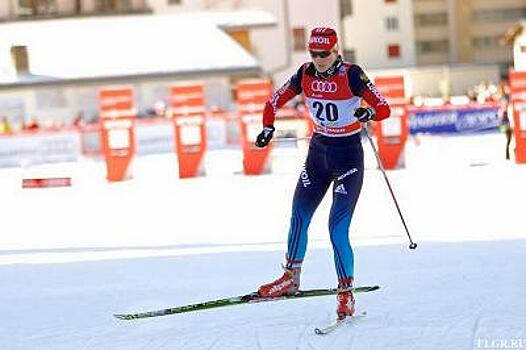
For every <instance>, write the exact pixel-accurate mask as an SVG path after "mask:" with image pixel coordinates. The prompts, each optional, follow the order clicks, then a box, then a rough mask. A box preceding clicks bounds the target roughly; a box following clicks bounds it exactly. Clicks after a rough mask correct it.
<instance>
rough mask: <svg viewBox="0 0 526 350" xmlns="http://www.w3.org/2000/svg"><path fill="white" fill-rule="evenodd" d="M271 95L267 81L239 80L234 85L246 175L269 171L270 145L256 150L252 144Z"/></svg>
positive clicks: (259, 130)
mask: <svg viewBox="0 0 526 350" xmlns="http://www.w3.org/2000/svg"><path fill="white" fill-rule="evenodd" d="M271 94H272V84H271V83H270V81H269V80H263V79H250V80H241V81H239V82H238V83H237V85H236V98H237V110H238V114H239V122H240V130H241V143H242V147H243V171H244V173H245V174H246V175H260V174H263V173H265V172H268V171H270V163H269V155H270V152H271V151H272V144H269V145H268V146H267V147H265V148H258V147H256V146H255V145H254V142H255V141H256V137H257V135H258V134H259V132H261V130H262V124H261V121H262V118H263V116H262V115H263V108H264V107H265V102H266V101H267V100H268V99H269V98H270V96H271Z"/></svg>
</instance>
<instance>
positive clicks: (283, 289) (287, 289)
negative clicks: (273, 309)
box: [258, 266, 301, 298]
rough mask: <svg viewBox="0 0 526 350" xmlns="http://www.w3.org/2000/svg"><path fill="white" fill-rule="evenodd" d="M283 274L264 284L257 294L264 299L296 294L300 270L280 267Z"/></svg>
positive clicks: (298, 286)
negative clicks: (283, 271)
mask: <svg viewBox="0 0 526 350" xmlns="http://www.w3.org/2000/svg"><path fill="white" fill-rule="evenodd" d="M281 267H282V268H283V270H285V273H283V276H281V277H280V278H278V279H277V280H275V281H273V282H270V283H267V284H264V285H262V286H261V287H259V289H258V294H259V295H260V296H262V297H265V298H276V297H281V296H283V295H293V294H296V293H297V292H298V290H299V288H300V273H301V268H288V267H285V266H281Z"/></svg>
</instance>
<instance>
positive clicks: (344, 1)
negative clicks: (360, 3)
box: [340, 0, 352, 18]
mask: <svg viewBox="0 0 526 350" xmlns="http://www.w3.org/2000/svg"><path fill="white" fill-rule="evenodd" d="M351 15H352V0H340V16H341V17H342V18H343V17H345V16H351Z"/></svg>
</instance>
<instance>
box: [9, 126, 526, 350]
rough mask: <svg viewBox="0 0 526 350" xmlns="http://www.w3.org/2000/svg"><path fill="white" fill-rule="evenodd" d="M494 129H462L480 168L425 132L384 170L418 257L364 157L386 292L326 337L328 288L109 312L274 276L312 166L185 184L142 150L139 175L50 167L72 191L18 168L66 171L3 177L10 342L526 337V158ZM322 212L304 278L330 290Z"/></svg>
mask: <svg viewBox="0 0 526 350" xmlns="http://www.w3.org/2000/svg"><path fill="white" fill-rule="evenodd" d="M494 136H495V135H494ZM496 136H498V138H495V139H494V140H493V136H491V137H489V139H488V138H484V137H482V138H481V139H479V138H478V137H477V139H475V138H466V139H465V140H468V141H469V142H472V143H473V142H474V146H476V147H473V148H470V150H469V152H471V153H466V154H468V155H471V157H475V156H477V157H478V156H480V155H483V156H484V157H489V160H487V159H485V158H484V159H485V163H487V164H488V165H486V166H478V167H468V166H466V165H465V164H464V163H462V162H461V161H462V159H461V158H462V157H461V156H460V152H459V151H458V150H459V149H460V148H456V147H451V146H448V147H446V148H447V149H444V147H442V148H440V151H437V148H436V144H435V146H434V148H433V147H430V148H427V151H425V150H426V147H428V146H426V142H428V140H427V139H426V138H425V137H422V140H421V144H422V146H419V147H420V148H419V150H418V152H417V150H416V149H415V146H414V145H412V144H409V145H408V154H407V162H408V169H406V170H400V171H392V172H389V173H388V175H389V178H390V180H391V182H392V185H393V188H394V190H395V192H396V194H397V197H398V201H399V203H400V205H401V208H402V210H403V212H404V215H405V217H406V220H407V222H408V225H409V228H410V230H411V234H412V235H413V237H414V238H415V240H416V241H417V242H418V243H419V247H418V249H417V250H416V251H410V250H408V249H407V242H406V241H405V237H404V233H403V227H402V226H401V223H400V219H399V217H397V214H396V210H395V208H394V206H393V203H392V200H391V198H390V197H389V194H388V192H387V189H386V187H385V183H384V182H383V178H382V176H381V174H380V173H379V172H377V171H376V170H375V169H374V166H371V164H372V163H371V159H370V158H371V155H370V154H369V156H368V157H369V160H368V163H367V160H366V164H369V165H368V170H367V171H366V178H365V182H364V188H363V190H362V197H361V198H360V200H359V202H358V206H357V208H356V211H355V215H354V218H353V223H352V224H351V241H352V243H353V245H354V248H355V262H356V283H357V285H372V284H379V285H380V286H381V289H380V290H379V291H375V292H371V293H367V294H360V295H358V296H357V303H358V309H359V310H366V311H367V313H368V315H367V316H366V317H365V318H363V319H360V320H357V321H356V322H355V323H353V324H350V325H347V326H345V327H343V328H341V329H338V330H336V331H335V332H334V333H333V334H330V335H327V336H318V335H315V334H314V328H315V327H320V326H323V325H325V324H327V323H329V322H330V321H331V320H333V318H334V317H335V307H336V302H335V298H334V297H319V298H312V299H308V300H296V301H283V302H269V303H262V304H253V305H240V306H233V307H228V308H222V309H215V310H208V311H203V312H196V313H189V314H179V315H172V316H165V317H158V318H153V319H146V320H141V321H128V322H127V321H120V320H117V319H115V318H114V317H113V316H112V314H113V313H116V312H136V311H146V310H154V309H160V308H166V307H171V306H176V305H181V304H188V303H195V302H200V301H204V300H209V299H214V298H218V297H225V296H232V295H239V294H243V293H247V292H250V291H253V290H254V289H255V288H256V287H257V286H258V285H260V284H261V283H264V282H268V281H269V280H271V279H273V278H276V277H278V275H280V274H281V273H282V271H281V269H280V267H279V264H280V263H281V262H282V260H283V255H284V250H285V240H286V229H287V227H288V221H289V214H290V212H289V211H290V200H291V198H292V194H293V187H294V185H295V183H296V180H297V174H298V173H299V171H296V170H299V169H300V168H301V160H298V161H297V162H296V163H294V164H293V165H290V164H289V165H287V166H289V167H296V168H297V169H296V170H294V169H293V170H292V171H291V173H285V174H283V173H279V172H277V173H276V174H272V175H268V176H261V177H245V176H238V175H224V174H225V171H224V170H222V173H221V176H213V174H211V176H210V177H208V178H199V179H190V180H185V181H179V180H174V179H175V178H176V175H175V169H172V167H171V166H168V165H167V162H168V161H167V159H170V160H169V162H173V159H172V158H173V156H171V158H167V157H166V158H165V157H144V158H142V159H138V163H139V164H138V167H136V168H135V170H136V173H137V177H136V178H135V179H134V180H133V181H130V182H126V183H122V184H113V185H108V184H106V183H105V182H104V180H103V178H101V179H100V181H98V180H94V179H93V178H92V177H93V176H92V175H89V174H101V170H100V168H101V167H102V164H101V163H88V164H85V163H82V164H78V165H64V164H63V165H55V166H58V167H59V169H60V170H61V171H64V169H66V170H67V169H70V168H72V169H73V170H71V169H70V170H71V171H73V176H74V179H73V180H74V182H73V183H74V186H73V187H72V188H69V189H51V190H42V191H38V190H37V191H26V190H21V189H20V188H19V181H20V178H21V176H22V175H23V174H26V175H27V174H28V173H31V174H42V173H46V174H47V173H50V172H51V173H52V172H53V171H54V170H53V169H57V168H54V167H53V166H49V167H44V168H29V169H15V170H13V169H0V190H1V191H2V192H1V193H2V197H3V198H2V199H3V200H2V201H0V212H1V213H2V214H4V216H3V217H2V226H1V229H2V232H1V236H0V283H1V284H0V311H1V312H2V316H3V321H2V323H1V327H0V349H2V350H4V349H5V350H33V349H38V350H70V349H75V350H77V349H85V350H95V349H96V350H100V349H111V350H120V349H122V350H135V349H144V350H149V349H156V350H157V349H161V350H162V349H178V350H179V349H183V350H193V349H198V350H201V349H211V350H223V349H228V350H230V349H232V350H235V349H240V350H241V349H242V350H252V349H255V350H268V349H279V350H283V349H285V350H289V349H299V350H305V349H307V350H326V349H331V350H332V349H351V348H352V349H359V350H369V349H390V350H391V349H393V350H397V349H400V350H420V349H422V350H433V349H436V350H443V349H455V350H456V349H462V350H463V349H478V348H477V344H478V342H479V341H481V340H482V341H484V340H488V341H491V340H499V339H502V340H513V339H522V340H523V341H524V343H526V327H525V326H524V325H525V324H526V303H525V302H524V300H525V299H524V296H525V293H524V281H525V280H526V269H524V266H526V255H525V254H524V252H525V251H526V224H525V223H524V206H523V205H522V203H523V202H524V198H526V181H525V180H524V179H526V167H524V166H517V165H513V164H510V163H503V162H498V161H496V160H495V159H497V158H498V157H501V154H500V153H502V152H501V151H502V147H501V145H502V146H503V145H504V143H503V141H504V140H503V139H501V135H496ZM434 140H435V141H436V140H439V139H434ZM492 140H493V141H495V142H493V141H492ZM435 141H433V142H435ZM439 141H440V140H439ZM501 141H502V142H501ZM437 142H438V141H437ZM451 142H454V141H451ZM446 150H449V152H445V151H446ZM425 152H428V153H427V154H426V153H425ZM443 153H444V154H446V153H447V160H444V158H442V163H441V162H440V160H441V158H440V157H441V156H442V154H443ZM488 155H489V156H488ZM452 158H454V160H455V162H454V163H451V159H452ZM475 160H476V161H478V160H477V159H473V161H475ZM486 160H487V161H486ZM373 161H374V159H373ZM219 163H221V162H219ZM373 164H374V163H373ZM417 164H425V166H422V167H417V166H415V165H417ZM462 164H464V165H462ZM156 169H157V170H156ZM326 197H327V198H329V199H330V195H328V196H326ZM327 198H326V199H327ZM255 199H257V201H256V200H255ZM329 204H330V203H329V202H328V201H327V200H324V202H322V204H321V206H320V208H319V210H318V212H317V213H316V216H315V218H314V219H313V222H312V224H311V228H310V230H309V249H308V252H307V256H306V258H305V264H304V272H303V274H302V287H303V288H320V287H334V286H335V272H334V266H333V260H332V259H333V257H332V250H331V249H330V242H329V239H328V235H327V232H326V231H327V228H326V220H327V215H328V210H329V208H330V206H329ZM27 213H31V216H30V217H28V216H27ZM203 213H205V216H204V217H203ZM262 213H263V214H262ZM123 218H124V220H122V219H123ZM262 220H264V221H265V223H264V224H263V223H262ZM269 228H272V229H269Z"/></svg>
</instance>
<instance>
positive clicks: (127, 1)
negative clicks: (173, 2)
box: [0, 0, 153, 22]
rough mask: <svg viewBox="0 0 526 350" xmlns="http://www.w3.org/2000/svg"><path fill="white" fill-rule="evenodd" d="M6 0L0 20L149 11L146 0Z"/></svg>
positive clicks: (142, 12) (0, 12)
mask: <svg viewBox="0 0 526 350" xmlns="http://www.w3.org/2000/svg"><path fill="white" fill-rule="evenodd" d="M7 3H8V4H7V5H0V22H6V21H23V20H40V19H56V18H69V17H88V16H107V15H109V16H112V15H128V14H149V13H152V12H153V11H152V9H151V8H150V7H149V6H148V1H147V0H68V1H62V0H8V1H7ZM2 6H3V7H2Z"/></svg>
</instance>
